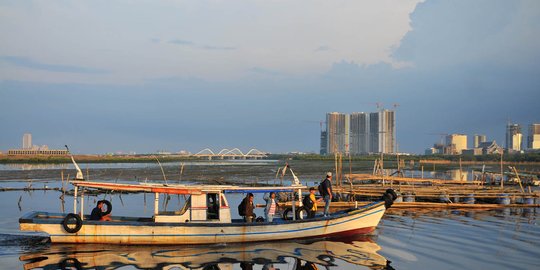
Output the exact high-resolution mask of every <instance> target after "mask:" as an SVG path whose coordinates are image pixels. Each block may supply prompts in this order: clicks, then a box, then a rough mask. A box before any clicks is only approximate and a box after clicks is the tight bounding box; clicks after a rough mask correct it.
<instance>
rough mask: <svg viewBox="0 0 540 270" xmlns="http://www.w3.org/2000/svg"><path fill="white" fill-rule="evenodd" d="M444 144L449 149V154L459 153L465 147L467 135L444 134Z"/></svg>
mask: <svg viewBox="0 0 540 270" xmlns="http://www.w3.org/2000/svg"><path fill="white" fill-rule="evenodd" d="M446 146H448V147H449V148H450V149H451V150H450V151H449V152H450V153H449V154H454V155H459V154H461V153H462V152H463V150H465V149H467V135H465V134H450V135H448V136H446Z"/></svg>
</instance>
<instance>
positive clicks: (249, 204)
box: [246, 193, 255, 223]
mask: <svg viewBox="0 0 540 270" xmlns="http://www.w3.org/2000/svg"><path fill="white" fill-rule="evenodd" d="M253 210H255V205H254V204H253V193H249V194H248V195H247V197H246V222H248V223H251V222H253Z"/></svg>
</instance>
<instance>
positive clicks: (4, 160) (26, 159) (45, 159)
mask: <svg viewBox="0 0 540 270" xmlns="http://www.w3.org/2000/svg"><path fill="white" fill-rule="evenodd" d="M74 157H75V160H77V161H78V162H81V163H154V162H156V158H157V159H158V160H159V161H160V162H183V161H210V160H209V159H208V158H207V157H194V156H185V155H125V156H124V155H122V156H120V155H114V156H112V155H75V156H74ZM378 158H380V155H378V154H376V155H361V156H351V157H350V160H351V161H374V160H375V159H378ZM397 158H398V157H397V156H396V155H387V154H386V155H384V160H385V161H397ZM399 158H400V159H401V160H403V161H405V162H406V163H407V162H414V163H416V164H439V165H458V164H459V163H460V162H461V164H463V165H482V164H499V163H500V155H483V156H458V155H456V156H443V155H428V156H426V155H402V156H400V157H399ZM460 158H461V161H460ZM341 159H342V161H343V162H344V163H346V162H348V161H349V157H348V156H343V157H342V158H341ZM222 160H226V161H230V160H231V159H220V158H216V157H214V158H213V159H212V161H222ZM234 160H239V161H240V160H244V159H241V158H237V159H234ZM247 160H249V161H254V160H255V159H247ZM257 160H282V161H287V160H300V161H333V160H334V156H333V155H328V156H322V155H316V154H307V155H287V154H270V155H268V157H267V158H264V159H257ZM63 163H71V159H70V157H69V156H44V155H35V156H22V155H21V156H8V155H5V154H1V155H0V164H63ZM503 163H504V164H524V165H540V154H539V153H531V154H512V155H504V156H503Z"/></svg>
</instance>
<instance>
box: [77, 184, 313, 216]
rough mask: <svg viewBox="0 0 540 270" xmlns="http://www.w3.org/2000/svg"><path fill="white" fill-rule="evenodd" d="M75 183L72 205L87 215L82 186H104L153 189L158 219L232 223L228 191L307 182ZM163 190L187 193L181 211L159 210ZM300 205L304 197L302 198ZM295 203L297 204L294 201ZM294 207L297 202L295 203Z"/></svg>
mask: <svg viewBox="0 0 540 270" xmlns="http://www.w3.org/2000/svg"><path fill="white" fill-rule="evenodd" d="M71 183H72V184H73V185H74V186H75V193H74V202H73V204H74V205H73V208H74V213H76V214H77V202H78V201H80V204H81V206H80V210H79V214H80V216H81V218H83V219H84V213H83V209H84V196H80V200H79V199H78V193H80V192H81V190H80V189H102V190H103V189H105V190H116V191H129V192H147V193H154V215H153V217H152V221H154V222H156V223H184V222H196V223H231V222H232V219H231V208H230V205H229V202H228V201H227V197H226V196H225V194H226V193H248V192H251V193H268V192H272V191H273V192H298V194H300V197H301V195H302V189H307V187H306V186H302V185H292V186H288V187H238V186H225V185H219V186H217V185H196V186H186V185H164V184H148V183H141V184H119V183H103V182H87V181H72V182H71ZM160 194H177V195H178V194H179V195H185V196H187V198H186V202H185V204H184V206H183V207H182V208H181V209H179V210H178V211H160V209H159V195H160ZM299 203H300V206H301V204H302V201H301V200H300V202H299ZM293 205H294V204H293ZM293 207H294V206H293Z"/></svg>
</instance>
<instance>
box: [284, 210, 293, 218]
mask: <svg viewBox="0 0 540 270" xmlns="http://www.w3.org/2000/svg"><path fill="white" fill-rule="evenodd" d="M291 212H292V208H287V209H285V211H283V220H291V218H289V214H290V213H291Z"/></svg>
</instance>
